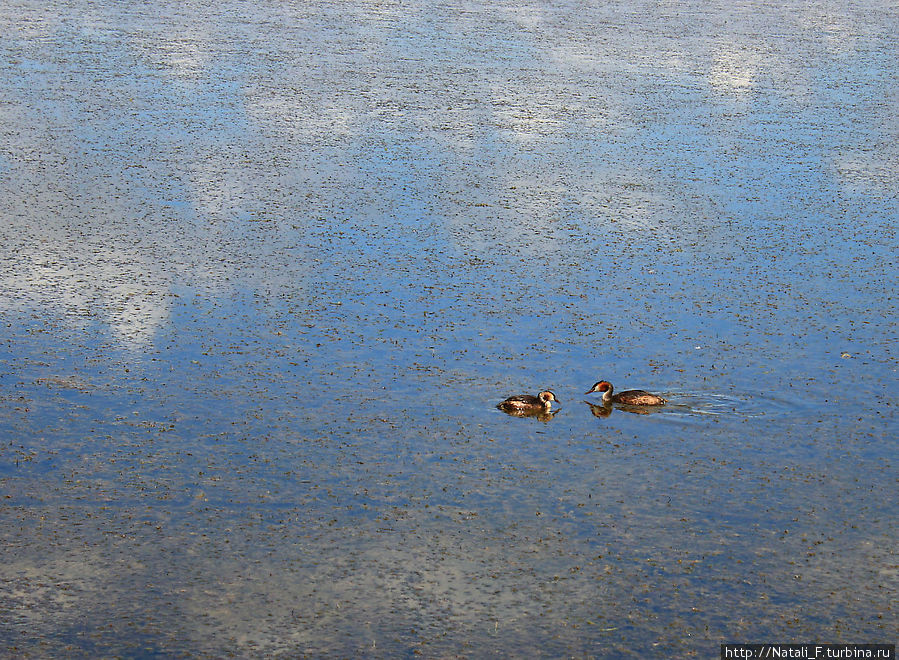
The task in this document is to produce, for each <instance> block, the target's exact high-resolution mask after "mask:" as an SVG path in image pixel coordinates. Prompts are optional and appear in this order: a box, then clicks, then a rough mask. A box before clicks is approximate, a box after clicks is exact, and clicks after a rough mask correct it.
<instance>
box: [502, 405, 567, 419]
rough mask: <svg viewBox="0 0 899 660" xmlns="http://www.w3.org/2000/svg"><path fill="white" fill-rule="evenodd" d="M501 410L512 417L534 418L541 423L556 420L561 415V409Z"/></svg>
mask: <svg viewBox="0 0 899 660" xmlns="http://www.w3.org/2000/svg"><path fill="white" fill-rule="evenodd" d="M497 408H499V409H500V410H502V411H503V412H504V413H506V414H507V415H509V416H510V417H533V418H534V419H536V420H537V421H540V422H548V421H550V420H551V419H553V418H555V416H556V415H557V414H558V413H559V411H560V410H561V408H559V409H556V410H539V409H538V410H515V409H507V408H500V407H499V406H497Z"/></svg>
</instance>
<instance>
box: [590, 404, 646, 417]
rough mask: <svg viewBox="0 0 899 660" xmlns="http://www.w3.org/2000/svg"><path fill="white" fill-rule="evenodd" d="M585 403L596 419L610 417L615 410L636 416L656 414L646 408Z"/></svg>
mask: <svg viewBox="0 0 899 660" xmlns="http://www.w3.org/2000/svg"><path fill="white" fill-rule="evenodd" d="M584 403H586V404H587V405H588V406H590V412H591V413H592V414H593V416H594V417H608V416H609V415H611V414H612V411H613V410H615V409H618V410H621V411H622V412H629V413H632V414H634V415H649V414H651V413H653V412H654V411H653V410H647V409H646V408H645V407H644V406H628V405H621V404H619V405H617V406H613V405H612V404H611V403H606V404H596V403H590V402H589V401H584Z"/></svg>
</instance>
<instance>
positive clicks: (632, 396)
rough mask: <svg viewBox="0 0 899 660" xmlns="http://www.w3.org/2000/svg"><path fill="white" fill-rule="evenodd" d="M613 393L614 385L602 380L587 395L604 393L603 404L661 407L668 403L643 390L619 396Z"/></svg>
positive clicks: (627, 391)
mask: <svg viewBox="0 0 899 660" xmlns="http://www.w3.org/2000/svg"><path fill="white" fill-rule="evenodd" d="M612 391H613V388H612V383H610V382H609V381H607V380H601V381H599V382H598V383H596V384H594V385H593V387H591V388H590V389H589V390H587V392H585V394H592V393H593V392H602V401H603V403H621V404H624V405H626V406H661V405H664V404H666V403H668V402H667V401H666V400H665V399H663V398H662V397H660V396H658V395H656V394H650V393H649V392H644V391H643V390H625V391H624V392H620V393H618V394H612Z"/></svg>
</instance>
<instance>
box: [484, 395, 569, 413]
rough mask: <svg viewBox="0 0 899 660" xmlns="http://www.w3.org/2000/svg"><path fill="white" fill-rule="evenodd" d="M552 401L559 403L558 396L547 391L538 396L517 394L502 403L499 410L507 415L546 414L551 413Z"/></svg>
mask: <svg viewBox="0 0 899 660" xmlns="http://www.w3.org/2000/svg"><path fill="white" fill-rule="evenodd" d="M550 401H555V402H557V403H558V401H559V400H558V399H557V398H556V395H555V394H553V393H552V392H550V391H549V390H545V391H543V392H540V394H538V395H537V396H532V395H530V394H517V395H515V396H510V397H509V398H508V399H506V400H505V401H503V402H502V403H500V404H499V405H498V406H497V408H499V409H500V410H502V411H504V412H507V413H533V414H537V413H544V412H549V408H550V405H551V404H550Z"/></svg>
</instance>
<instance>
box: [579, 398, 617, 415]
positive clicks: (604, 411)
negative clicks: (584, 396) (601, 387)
mask: <svg viewBox="0 0 899 660" xmlns="http://www.w3.org/2000/svg"><path fill="white" fill-rule="evenodd" d="M584 403H586V404H587V405H588V406H590V412H591V413H593V416H594V417H608V416H609V415H611V414H612V406H611V404H609V405H607V406H606V405H602V404H596V403H590V402H589V401H584Z"/></svg>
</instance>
